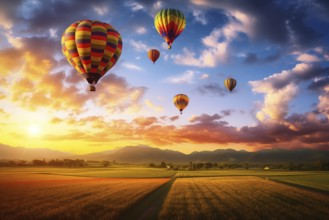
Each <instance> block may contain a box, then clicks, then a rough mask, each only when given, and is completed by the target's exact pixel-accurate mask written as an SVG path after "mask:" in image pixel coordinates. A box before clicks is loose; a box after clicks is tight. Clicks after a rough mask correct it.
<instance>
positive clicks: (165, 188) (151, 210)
mask: <svg viewBox="0 0 329 220" xmlns="http://www.w3.org/2000/svg"><path fill="white" fill-rule="evenodd" d="M175 180H176V177H173V178H172V179H171V180H169V181H168V182H167V183H165V184H163V185H162V186H160V187H159V188H157V189H155V190H154V191H152V192H150V193H149V194H148V195H146V196H145V197H143V198H142V199H141V200H139V201H138V202H137V203H135V204H134V205H132V206H130V207H129V208H127V209H126V210H124V211H123V212H122V213H121V214H120V215H119V218H118V219H120V220H131V219H134V220H138V219H139V220H145V219H147V220H152V219H158V216H159V213H160V211H161V208H162V204H163V202H164V200H165V198H166V197H167V194H168V192H169V190H170V188H171V185H172V184H173V183H174V182H175Z"/></svg>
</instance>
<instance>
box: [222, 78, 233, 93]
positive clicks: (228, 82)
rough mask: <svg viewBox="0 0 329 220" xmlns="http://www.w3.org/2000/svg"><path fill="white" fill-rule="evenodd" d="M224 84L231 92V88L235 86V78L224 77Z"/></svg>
mask: <svg viewBox="0 0 329 220" xmlns="http://www.w3.org/2000/svg"><path fill="white" fill-rule="evenodd" d="M224 85H225V86H226V88H227V89H228V90H229V91H230V92H232V90H233V89H234V88H235V86H236V80H235V79H233V78H231V77H229V78H227V79H225V81H224Z"/></svg>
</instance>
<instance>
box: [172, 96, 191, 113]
mask: <svg viewBox="0 0 329 220" xmlns="http://www.w3.org/2000/svg"><path fill="white" fill-rule="evenodd" d="M173 102H174V104H175V106H176V108H178V110H179V111H180V113H181V114H182V112H183V110H184V108H186V106H187V105H188V102H189V98H188V96H187V95H185V94H178V95H175V96H174V98H173Z"/></svg>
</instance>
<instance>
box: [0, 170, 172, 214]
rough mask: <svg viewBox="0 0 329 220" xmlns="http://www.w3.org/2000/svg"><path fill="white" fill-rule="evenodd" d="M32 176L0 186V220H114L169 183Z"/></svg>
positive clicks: (159, 180)
mask: <svg viewBox="0 0 329 220" xmlns="http://www.w3.org/2000/svg"><path fill="white" fill-rule="evenodd" d="M35 175H37V174H35ZM35 175H34V176H33V178H32V180H27V181H22V180H16V179H15V180H14V181H10V180H8V181H4V180H2V181H1V182H0V195H1V200H0V219H117V218H118V216H119V215H120V213H122V212H124V211H127V208H129V206H131V205H132V204H134V203H136V202H137V201H138V200H139V199H141V198H142V197H144V196H145V195H146V194H148V193H150V192H152V191H153V190H154V189H156V188H157V187H159V186H160V185H162V184H163V183H165V182H167V181H168V180H169V178H152V179H147V180H146V179H122V178H83V177H67V176H55V175H44V176H43V175H39V179H38V180H37V177H36V176H35ZM42 178H44V179H42ZM52 178H53V179H52Z"/></svg>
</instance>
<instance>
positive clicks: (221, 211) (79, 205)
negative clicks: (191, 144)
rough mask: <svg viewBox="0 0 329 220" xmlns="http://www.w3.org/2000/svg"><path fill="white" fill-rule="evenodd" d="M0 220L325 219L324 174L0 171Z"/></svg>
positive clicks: (327, 184)
mask: <svg viewBox="0 0 329 220" xmlns="http://www.w3.org/2000/svg"><path fill="white" fill-rule="evenodd" d="M0 195H1V199H0V219H39V218H40V219H218V218H224V219H226V218H228V219H281V218H282V216H285V218H286V219H301V218H303V217H307V218H308V219H327V216H329V209H328V207H329V172H320V171H314V172H312V171H305V172H303V171H279V170H267V171H265V170H198V171H172V170H166V169H161V168H148V167H142V166H139V167H131V166H121V167H107V168H105V167H104V168H100V167H98V168H52V167H9V168H4V167H2V168H0Z"/></svg>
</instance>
